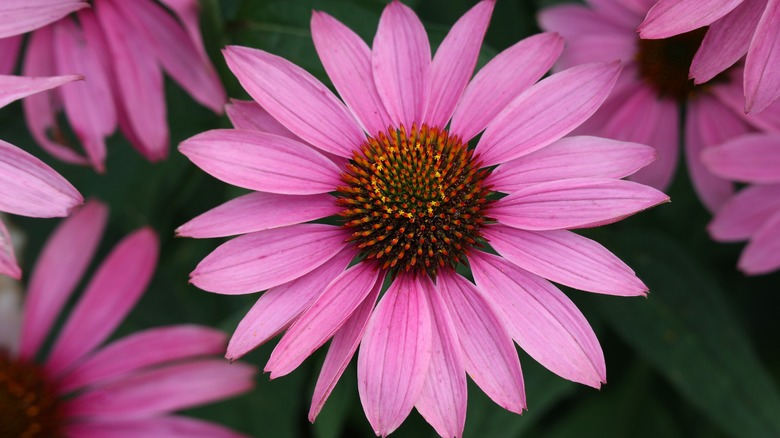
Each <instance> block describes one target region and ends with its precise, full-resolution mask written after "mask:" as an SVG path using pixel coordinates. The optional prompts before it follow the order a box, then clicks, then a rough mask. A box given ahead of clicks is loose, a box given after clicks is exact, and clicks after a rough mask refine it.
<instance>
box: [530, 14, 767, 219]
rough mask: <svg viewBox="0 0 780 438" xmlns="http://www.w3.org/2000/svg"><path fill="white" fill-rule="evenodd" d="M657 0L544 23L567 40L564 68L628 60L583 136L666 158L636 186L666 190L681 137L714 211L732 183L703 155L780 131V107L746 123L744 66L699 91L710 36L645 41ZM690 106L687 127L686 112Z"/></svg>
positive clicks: (547, 17)
mask: <svg viewBox="0 0 780 438" xmlns="http://www.w3.org/2000/svg"><path fill="white" fill-rule="evenodd" d="M654 3H655V1H654V0H638V1H633V2H623V1H619V0H603V1H597V0H589V1H588V5H574V4H567V5H560V6H555V7H551V8H548V9H545V10H544V11H542V12H541V14H540V15H539V21H540V24H541V26H542V28H544V29H545V30H550V31H556V32H559V33H561V34H562V35H563V36H564V37H565V38H566V42H567V48H566V50H565V51H564V53H563V55H562V57H561V60H560V62H559V66H560V67H561V68H566V67H570V66H573V65H578V64H581V63H583V62H594V61H611V60H614V59H620V60H621V61H622V62H623V64H624V65H625V68H624V70H623V73H622V74H621V77H620V79H619V80H618V84H617V85H616V86H615V88H614V90H613V92H612V95H611V96H610V97H609V98H608V99H607V101H606V102H605V104H604V105H603V106H602V107H601V109H600V110H599V111H598V112H597V113H596V114H595V115H594V117H593V118H591V120H589V121H588V122H586V123H585V124H584V125H583V127H582V128H581V129H580V130H579V131H578V132H579V133H590V134H595V135H602V136H604V137H608V138H615V139H620V140H626V141H634V142H638V143H643V144H649V145H651V146H653V147H654V148H656V150H658V152H659V159H658V161H657V162H656V163H653V164H652V165H650V166H648V167H647V168H645V169H643V170H642V171H640V172H639V173H637V174H636V175H634V176H633V180H635V181H638V182H641V183H644V184H649V185H651V186H653V187H656V188H658V189H661V190H664V189H666V188H668V187H669V185H670V184H671V181H672V178H673V176H674V173H675V170H676V168H677V160H678V148H677V145H678V144H679V140H678V139H679V138H680V130H682V131H683V134H684V138H685V157H686V162H687V167H688V173H689V174H690V177H691V182H692V183H693V186H694V189H695V190H696V192H697V194H698V196H699V199H700V200H701V201H702V203H703V204H704V205H705V207H707V208H708V209H709V210H711V211H714V210H717V208H718V207H719V206H720V205H721V204H722V203H723V202H724V201H725V200H726V199H727V198H728V197H729V196H730V195H731V194H732V192H733V188H732V185H731V183H729V182H728V181H726V180H723V179H721V178H718V177H717V176H715V175H713V174H711V173H710V172H709V171H707V169H706V168H705V167H704V166H703V165H702V164H701V161H700V159H699V156H700V154H701V151H702V150H704V149H705V148H707V147H709V146H714V145H717V144H720V143H723V142H724V141H726V140H728V139H730V138H733V137H736V136H739V135H741V134H745V133H747V132H750V131H753V130H756V129H760V130H780V105H775V106H774V107H772V108H769V109H767V110H766V111H765V112H766V114H763V113H762V114H760V115H750V116H748V115H745V113H744V111H743V102H742V87H741V84H740V81H738V80H735V79H736V78H738V77H741V66H736V67H733V68H732V69H730V70H729V71H726V72H723V73H722V74H720V75H718V76H717V77H714V78H711V80H710V81H708V82H706V83H701V84H698V85H697V84H694V83H693V81H691V80H689V79H688V66H689V65H690V63H691V59H692V58H693V56H694V54H695V53H696V51H697V50H698V49H699V46H700V45H701V42H702V39H703V38H704V34H705V32H706V30H705V29H698V30H694V31H692V32H689V33H686V34H683V35H678V36H674V37H670V38H665V39H659V40H640V39H639V37H638V35H637V32H636V27H637V25H639V24H640V23H641V22H642V19H643V17H644V16H645V14H646V13H647V11H648V10H649V9H650V8H651V7H652V6H653V4H654ZM681 104H684V105H685V106H686V109H687V110H686V115H685V121H684V124H683V127H682V128H681V127H680V125H679V124H680V121H679V120H680V113H679V108H680V106H681Z"/></svg>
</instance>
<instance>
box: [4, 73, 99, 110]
mask: <svg viewBox="0 0 780 438" xmlns="http://www.w3.org/2000/svg"><path fill="white" fill-rule="evenodd" d="M81 80H84V77H83V76H78V75H66V76H53V77H46V78H29V77H24V76H0V108H2V107H4V106H6V105H8V104H9V103H11V102H13V101H16V100H19V99H22V98H24V97H27V96H30V95H32V94H36V93H40V92H41V91H46V90H51V89H52V88H57V87H59V86H60V85H63V84H67V83H68V82H73V81H81Z"/></svg>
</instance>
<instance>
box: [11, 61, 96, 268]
mask: <svg viewBox="0 0 780 438" xmlns="http://www.w3.org/2000/svg"><path fill="white" fill-rule="evenodd" d="M77 79H80V78H79V77H78V76H58V77H51V78H25V77H18V76H2V75H0V108H2V107H4V106H6V105H8V104H9V103H11V102H13V101H15V100H17V99H21V98H22V97H25V96H29V95H31V94H34V93H38V92H40V91H43V90H48V89H50V88H54V87H58V86H60V85H62V84H65V83H68V82H71V81H74V80H77ZM0 187H2V190H0V212H5V213H11V214H18V215H22V216H31V217H56V216H67V215H68V213H69V212H70V211H71V209H73V208H74V207H75V206H77V205H80V204H81V203H82V202H84V199H83V198H82V197H81V194H79V192H78V191H77V190H76V189H75V188H74V187H73V186H72V185H70V183H68V182H67V181H66V180H65V178H63V177H61V176H60V175H59V174H58V173H57V172H55V171H54V170H53V169H52V168H50V167H49V166H47V165H46V164H44V163H43V162H42V161H40V160H39V159H37V158H35V157H33V156H32V155H30V154H28V153H27V152H24V151H22V150H21V149H19V148H17V147H16V146H14V145H12V144H10V143H6V142H4V141H2V140H0ZM0 274H3V275H9V276H11V277H13V278H17V279H18V278H19V277H20V276H21V275H22V271H21V269H20V268H19V265H18V264H17V263H16V257H15V256H14V251H13V246H12V245H11V236H10V234H9V233H8V230H7V229H6V228H5V226H4V225H3V223H2V221H0Z"/></svg>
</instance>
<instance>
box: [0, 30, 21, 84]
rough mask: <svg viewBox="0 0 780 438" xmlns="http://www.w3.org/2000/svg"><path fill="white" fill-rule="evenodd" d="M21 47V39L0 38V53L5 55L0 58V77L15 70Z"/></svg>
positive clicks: (16, 37) (19, 37)
mask: <svg viewBox="0 0 780 438" xmlns="http://www.w3.org/2000/svg"><path fill="white" fill-rule="evenodd" d="M21 47H22V37H21V36H15V37H10V38H0V53H5V55H3V57H2V58H0V75H10V74H11V73H13V72H14V69H15V68H16V62H17V61H18V60H19V49H20V48H21Z"/></svg>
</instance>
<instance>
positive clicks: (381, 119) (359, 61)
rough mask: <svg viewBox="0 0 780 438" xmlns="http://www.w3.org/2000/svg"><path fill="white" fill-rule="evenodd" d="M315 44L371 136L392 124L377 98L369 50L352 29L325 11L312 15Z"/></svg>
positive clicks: (343, 95)
mask: <svg viewBox="0 0 780 438" xmlns="http://www.w3.org/2000/svg"><path fill="white" fill-rule="evenodd" d="M311 33H312V39H313V40H314V47H315V48H316V49H317V54H318V55H319V57H320V60H321V61H322V65H323V66H324V67H325V71H326V72H327V73H328V77H330V79H331V81H333V85H334V86H335V87H336V90H338V92H339V95H341V98H342V99H344V102H345V103H346V104H347V106H348V107H349V109H350V110H352V113H353V114H354V115H355V118H357V119H358V120H359V121H360V122H361V124H362V125H363V129H365V131H366V132H368V133H369V134H371V135H375V134H376V133H378V132H380V131H382V132H384V131H385V130H386V129H387V128H388V126H390V125H391V124H392V119H391V118H390V115H388V114H387V110H386V109H385V105H384V104H383V103H382V99H381V98H380V97H379V93H378V92H377V89H376V85H374V77H373V72H372V67H371V49H369V48H368V44H366V43H365V41H363V40H362V39H361V38H360V37H359V36H358V35H357V34H356V33H355V32H353V31H352V30H351V29H350V28H348V27H347V26H345V25H343V24H342V23H341V22H340V21H338V20H336V19H335V18H333V17H331V16H330V15H328V14H326V13H324V12H318V11H314V13H313V14H312V17H311Z"/></svg>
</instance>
